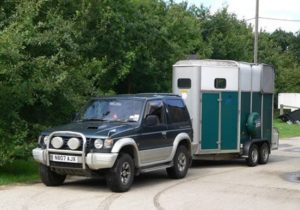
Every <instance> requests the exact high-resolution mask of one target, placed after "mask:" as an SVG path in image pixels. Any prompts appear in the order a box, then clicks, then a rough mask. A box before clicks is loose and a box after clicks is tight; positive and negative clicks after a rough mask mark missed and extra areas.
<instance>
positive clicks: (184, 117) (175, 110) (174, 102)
mask: <svg viewBox="0 0 300 210" xmlns="http://www.w3.org/2000/svg"><path fill="white" fill-rule="evenodd" d="M166 104H167V108H168V116H169V119H170V121H171V123H181V122H186V121H188V120H189V116H188V114H187V112H186V109H185V106H184V103H183V102H182V100H178V99H167V100H166Z"/></svg>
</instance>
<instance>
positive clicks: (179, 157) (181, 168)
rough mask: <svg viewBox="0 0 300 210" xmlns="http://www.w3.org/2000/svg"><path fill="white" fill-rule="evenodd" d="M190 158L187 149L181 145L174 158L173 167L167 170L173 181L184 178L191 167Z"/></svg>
mask: <svg viewBox="0 0 300 210" xmlns="http://www.w3.org/2000/svg"><path fill="white" fill-rule="evenodd" d="M189 161H190V157H189V152H188V150H187V148H186V147H185V146H183V145H179V147H178V148H177V150H176V153H175V155H174V158H173V164H174V165H173V166H172V167H170V168H167V173H168V176H169V177H170V178H172V179H181V178H184V177H185V176H186V174H187V171H188V169H189V167H190V163H189Z"/></svg>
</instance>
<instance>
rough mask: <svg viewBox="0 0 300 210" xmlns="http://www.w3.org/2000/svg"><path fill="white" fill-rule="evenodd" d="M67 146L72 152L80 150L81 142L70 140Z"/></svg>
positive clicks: (76, 139) (74, 139)
mask: <svg viewBox="0 0 300 210" xmlns="http://www.w3.org/2000/svg"><path fill="white" fill-rule="evenodd" d="M67 144H68V147H69V148H70V149H72V150H75V149H78V148H79V147H80V141H79V139H78V138H70V139H69V141H68V143H67Z"/></svg>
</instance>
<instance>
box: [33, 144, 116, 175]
mask: <svg viewBox="0 0 300 210" xmlns="http://www.w3.org/2000/svg"><path fill="white" fill-rule="evenodd" d="M32 155H33V158H34V159H35V160H36V161H37V162H40V163H42V164H44V165H48V166H50V164H49V162H50V161H49V154H48V152H47V150H46V149H41V148H35V149H33V150H32ZM66 155H67V154H66ZM117 157H118V153H87V155H86V157H85V159H84V162H83V163H82V164H83V165H87V166H88V167H89V168H90V169H93V170H98V169H103V168H111V167H112V166H113V165H114V163H115V161H116V159H117Z"/></svg>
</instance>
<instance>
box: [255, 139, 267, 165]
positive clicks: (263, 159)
mask: <svg viewBox="0 0 300 210" xmlns="http://www.w3.org/2000/svg"><path fill="white" fill-rule="evenodd" d="M269 154H270V149H269V145H268V144H267V143H263V144H262V145H261V146H260V147H259V158H258V162H259V163H260V164H266V163H267V162H268V160H269Z"/></svg>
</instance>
